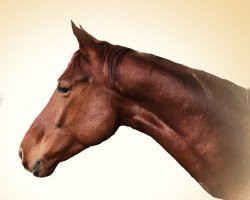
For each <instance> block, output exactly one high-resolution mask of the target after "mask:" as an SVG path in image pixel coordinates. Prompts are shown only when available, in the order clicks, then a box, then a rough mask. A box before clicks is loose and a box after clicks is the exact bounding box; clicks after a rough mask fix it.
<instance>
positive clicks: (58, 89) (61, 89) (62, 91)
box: [57, 85, 70, 93]
mask: <svg viewBox="0 0 250 200" xmlns="http://www.w3.org/2000/svg"><path fill="white" fill-rule="evenodd" d="M69 90H70V89H69V88H67V87H62V86H60V85H58V86H57V91H58V92H60V93H68V92H69Z"/></svg>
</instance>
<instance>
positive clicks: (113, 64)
mask: <svg viewBox="0 0 250 200" xmlns="http://www.w3.org/2000/svg"><path fill="white" fill-rule="evenodd" d="M103 44H104V47H105V48H104V49H105V53H104V58H103V59H104V60H107V63H108V77H109V87H110V88H113V87H114V83H115V81H116V80H117V78H118V71H119V65H120V63H121V61H122V59H123V57H124V55H125V54H126V53H128V52H132V51H133V50H132V49H130V48H127V47H123V46H119V45H111V44H109V43H108V42H103Z"/></svg>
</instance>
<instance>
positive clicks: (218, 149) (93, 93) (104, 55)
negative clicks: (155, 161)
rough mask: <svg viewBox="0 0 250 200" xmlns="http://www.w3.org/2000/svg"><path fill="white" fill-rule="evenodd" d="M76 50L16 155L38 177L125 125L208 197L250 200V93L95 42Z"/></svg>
mask: <svg viewBox="0 0 250 200" xmlns="http://www.w3.org/2000/svg"><path fill="white" fill-rule="evenodd" d="M71 25H72V29H73V33H74V35H75V36H76V38H77V40H78V43H79V49H78V50H77V51H76V52H75V53H74V54H73V57H72V59H71V60H70V62H69V64H68V66H67V68H66V70H65V71H64V73H63V74H62V75H61V76H60V77H59V79H58V85H57V88H56V89H55V91H54V93H53V95H52V97H51V98H50V100H49V102H48V104H47V105H46V106H45V108H44V109H43V110H42V112H41V113H40V114H39V115H38V117H37V118H36V119H35V120H34V122H33V123H32V125H31V126H30V128H29V130H28V131H27V133H26V134H25V136H24V138H23V140H22V142H21V145H20V148H19V156H20V158H21V161H22V165H23V166H24V168H25V169H27V170H28V171H29V172H31V173H33V175H34V176H37V177H46V176H49V175H51V174H52V173H53V172H54V170H55V168H56V167H57V165H58V164H59V163H60V162H62V161H65V160H67V159H69V158H70V157H72V156H74V155H76V154H78V153H80V152H81V151H83V150H84V149H86V148H88V147H90V146H94V145H98V144H100V143H102V142H103V141H105V140H107V139H109V138H110V137H111V136H112V135H114V134H115V132H116V130H117V129H118V127H119V126H129V127H132V128H133V129H136V130H138V131H140V132H143V133H145V134H147V135H149V136H151V137H152V138H153V139H154V140H155V141H156V142H157V143H159V144H160V145H161V146H162V147H163V148H164V149H165V150H166V151H167V152H168V153H169V154H170V155H171V156H172V157H173V158H174V159H175V160H176V161H177V162H178V163H179V164H180V165H181V166H182V167H183V168H184V169H185V170H186V171H187V172H188V173H189V174H190V175H191V176H192V177H193V178H194V179H195V180H196V181H197V182H198V183H199V184H200V185H201V186H202V187H203V188H204V189H205V190H206V191H207V192H208V193H209V194H210V195H212V196H213V197H216V198H221V199H227V200H234V199H237V200H239V199H242V200H243V199H244V200H246V199H250V196H247V195H249V194H250V192H249V190H250V181H249V180H250V175H249V174H250V90H249V89H245V88H243V87H240V86H237V85H236V84H234V83H232V82H230V81H228V80H225V79H221V78H219V77H216V76H214V75H211V74H209V73H206V72H204V71H201V70H197V69H192V68H189V67H187V66H184V65H182V64H178V63H175V62H173V61H170V60H167V59H164V58H161V57H158V56H155V55H152V54H147V53H142V52H138V51H136V50H133V49H130V48H127V47H123V46H119V45H113V44H111V43H108V42H106V41H100V40H97V39H96V38H95V37H93V36H92V35H90V34H89V33H87V32H86V31H85V30H84V29H83V28H82V26H81V25H80V27H78V26H76V25H75V24H74V23H73V22H72V21H71Z"/></svg>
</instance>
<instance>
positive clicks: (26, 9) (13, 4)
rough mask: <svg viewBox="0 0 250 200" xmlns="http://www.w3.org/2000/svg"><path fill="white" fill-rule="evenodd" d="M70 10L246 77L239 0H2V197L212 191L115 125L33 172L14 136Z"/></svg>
mask: <svg viewBox="0 0 250 200" xmlns="http://www.w3.org/2000/svg"><path fill="white" fill-rule="evenodd" d="M70 19H72V20H74V22H75V23H76V24H81V25H82V26H83V27H84V28H85V29H86V30H87V31H88V32H89V33H91V34H92V35H94V36H95V37H97V38H98V39H101V40H107V41H109V42H111V43H113V44H119V45H124V46H127V47H130V48H134V49H136V50H139V51H143V52H149V53H153V54H156V55H159V56H162V57H165V58H168V59H170V60H173V61H175V62H178V63H182V64H185V65H187V66H189V67H193V68H197V69H202V70H205V71H207V72H210V73H212V74H214V75H217V76H219V77H222V78H225V79H228V80H231V81H233V82H235V83H237V84H238V85H241V86H244V87H249V86H250V75H249V72H250V58H249V53H250V40H249V36H250V28H249V27H250V2H249V1H247V0H230V1H228V0H203V1H198V0H154V1H147V0H126V1H115V0H113V1H112V0H106V1H97V0H92V1H85V0H81V1H80V0H71V1H59V0H57V1H49V0H43V1H32V0H8V1H7V0H0V27H1V29H0V99H2V100H0V102H2V103H0V199H1V200H17V199H18V200H19V199H20V200H31V199H32V200H33V199H36V200H39V199H41V200H44V199H60V200H66V199H72V200H73V199H88V200H97V199H109V200H112V199H116V200H117V199H120V200H125V199H126V200H128V199H129V200H138V199H143V200H155V199H157V200H163V199H164V200H165V199H170V200H180V199H181V200H182V199H183V200H186V199H190V200H196V199H197V200H212V199H214V198H212V197H211V196H210V195H209V194H207V193H206V192H205V191H204V190H203V189H202V188H201V187H200V185H199V184H198V183H197V182H196V181H195V180H194V179H193V178H192V177H191V176H190V175H189V174H188V173H187V172H186V171H185V170H184V169H183V168H182V167H181V166H180V165H179V164H178V163H177V162H176V161H175V160H174V159H173V158H172V157H171V156H170V155H169V154H168V153H167V152H166V151H165V150H163V149H162V147H160V146H159V145H158V144H157V143H156V142H155V141H153V140H152V139H151V138H150V137H148V136H146V135H145V134H143V133H139V132H137V131H135V130H132V129H131V128H126V127H121V128H119V130H118V131H117V133H116V134H115V135H114V136H113V137H112V138H111V139H109V140H108V141H106V142H104V143H103V144H101V145H98V146H96V147H92V148H90V149H88V150H86V151H84V152H82V153H80V154H78V155H77V156H75V157H73V158H71V159H69V160H68V161H65V162H63V163H61V164H59V166H58V167H57V169H56V171H55V172H54V174H52V176H50V177H48V178H43V179H39V178H36V177H34V176H33V175H32V174H30V173H28V172H27V171H26V170H25V169H24V168H23V167H22V165H21V162H20V159H19V157H18V154H17V152H18V148H19V145H20V142H21V140H22V138H23V136H24V134H25V132H26V131H27V129H28V128H29V126H30V124H31V123H32V121H33V120H34V119H35V117H36V116H37V115H38V114H39V113H40V111H41V110H42V108H43V107H44V106H45V105H46V103H47V102H48V100H49V98H50V96H51V95H52V92H53V90H54V89H55V87H56V84H57V83H56V80H57V78H58V77H59V76H60V74H61V73H62V72H63V70H64V69H65V68H66V66H67V64H68V62H69V60H70V58H71V56H72V54H73V52H74V51H76V50H77V48H78V44H77V40H76V39H75V37H74V35H73V33H72V30H71V26H70Z"/></svg>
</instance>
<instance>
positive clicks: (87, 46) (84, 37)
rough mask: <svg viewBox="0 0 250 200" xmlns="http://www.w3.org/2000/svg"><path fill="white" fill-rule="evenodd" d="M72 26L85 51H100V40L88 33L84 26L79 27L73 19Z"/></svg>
mask: <svg viewBox="0 0 250 200" xmlns="http://www.w3.org/2000/svg"><path fill="white" fill-rule="evenodd" d="M71 26H72V29H73V33H74V35H75V36H76V38H77V40H78V43H79V46H80V48H81V49H82V50H83V51H85V53H87V54H88V53H89V51H98V42H99V41H98V40H97V39H96V38H94V37H93V36H92V35H90V34H89V33H87V32H86V31H85V30H84V29H83V28H82V26H80V28H78V27H77V26H76V25H75V24H74V22H73V21H71Z"/></svg>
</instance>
